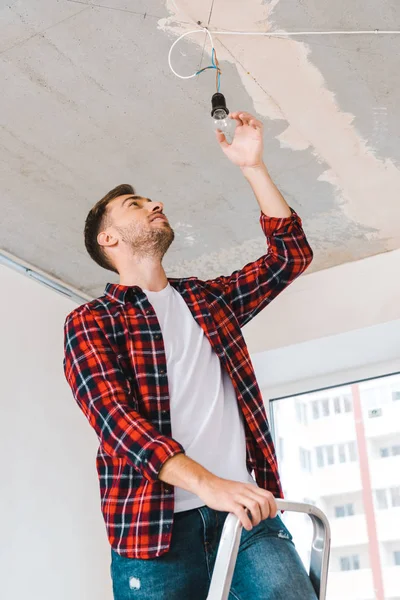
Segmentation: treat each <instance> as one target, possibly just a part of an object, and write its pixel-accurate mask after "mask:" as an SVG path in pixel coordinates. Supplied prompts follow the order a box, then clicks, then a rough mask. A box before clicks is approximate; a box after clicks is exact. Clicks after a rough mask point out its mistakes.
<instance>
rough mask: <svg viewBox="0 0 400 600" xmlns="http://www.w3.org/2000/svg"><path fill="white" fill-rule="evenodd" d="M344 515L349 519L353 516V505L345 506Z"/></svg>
mask: <svg viewBox="0 0 400 600" xmlns="http://www.w3.org/2000/svg"><path fill="white" fill-rule="evenodd" d="M346 515H347V516H348V517H351V516H353V515H354V505H353V504H346Z"/></svg>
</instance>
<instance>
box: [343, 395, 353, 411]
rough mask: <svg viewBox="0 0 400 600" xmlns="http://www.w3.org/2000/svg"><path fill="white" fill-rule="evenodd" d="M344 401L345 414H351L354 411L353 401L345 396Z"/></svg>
mask: <svg viewBox="0 0 400 600" xmlns="http://www.w3.org/2000/svg"><path fill="white" fill-rule="evenodd" d="M343 401H344V412H351V411H352V410H353V401H352V398H351V396H348V395H345V396H343Z"/></svg>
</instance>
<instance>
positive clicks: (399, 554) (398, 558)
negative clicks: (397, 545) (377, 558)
mask: <svg viewBox="0 0 400 600" xmlns="http://www.w3.org/2000/svg"><path fill="white" fill-rule="evenodd" d="M393 558H394V564H395V565H397V566H400V550H395V551H394V552H393Z"/></svg>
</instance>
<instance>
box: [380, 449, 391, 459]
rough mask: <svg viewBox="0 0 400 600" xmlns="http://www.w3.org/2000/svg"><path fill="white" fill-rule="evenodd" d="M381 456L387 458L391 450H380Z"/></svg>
mask: <svg viewBox="0 0 400 600" xmlns="http://www.w3.org/2000/svg"><path fill="white" fill-rule="evenodd" d="M379 454H380V456H381V458H386V456H389V448H379Z"/></svg>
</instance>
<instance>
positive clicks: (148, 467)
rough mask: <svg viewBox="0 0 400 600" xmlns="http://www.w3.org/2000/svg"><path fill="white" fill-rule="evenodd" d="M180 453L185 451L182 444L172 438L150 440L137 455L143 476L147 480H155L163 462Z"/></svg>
mask: <svg viewBox="0 0 400 600" xmlns="http://www.w3.org/2000/svg"><path fill="white" fill-rule="evenodd" d="M182 453H183V454H184V453H185V450H184V448H183V446H181V444H179V442H177V441H176V440H173V439H172V438H168V439H167V440H163V441H161V440H154V441H151V442H150V443H149V444H148V445H147V446H145V447H144V448H142V450H141V452H140V456H139V460H140V463H141V471H142V474H143V476H144V477H145V478H146V479H147V480H148V481H157V480H158V475H159V473H160V471H161V469H162V467H163V466H164V463H166V462H167V460H168V459H170V458H172V457H173V456H176V455H177V454H182Z"/></svg>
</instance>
